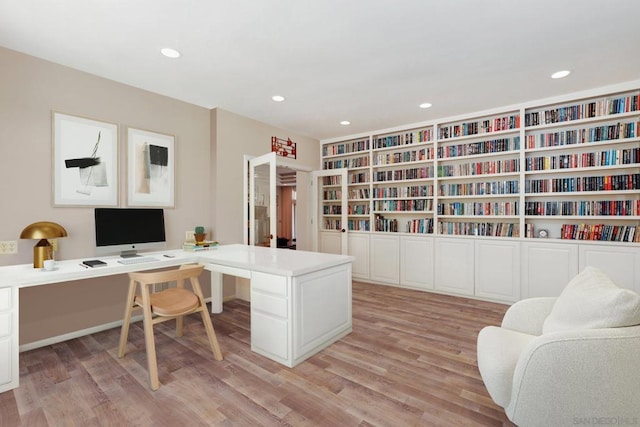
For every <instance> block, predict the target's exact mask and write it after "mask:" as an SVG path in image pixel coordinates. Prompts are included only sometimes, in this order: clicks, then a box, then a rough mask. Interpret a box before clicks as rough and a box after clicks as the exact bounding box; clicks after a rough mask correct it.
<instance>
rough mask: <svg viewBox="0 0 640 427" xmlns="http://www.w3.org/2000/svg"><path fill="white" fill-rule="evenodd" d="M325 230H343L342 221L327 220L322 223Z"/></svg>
mask: <svg viewBox="0 0 640 427" xmlns="http://www.w3.org/2000/svg"><path fill="white" fill-rule="evenodd" d="M322 227H323V228H322V229H323V230H338V231H340V230H342V221H341V220H339V219H334V218H326V219H325V220H324V221H323V222H322Z"/></svg>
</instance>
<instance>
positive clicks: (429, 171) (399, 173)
mask: <svg viewBox="0 0 640 427" xmlns="http://www.w3.org/2000/svg"><path fill="white" fill-rule="evenodd" d="M373 178H374V181H375V182H382V181H404V180H407V179H423V178H433V166H426V167H422V168H411V169H399V170H388V171H378V172H375V173H374V175H373Z"/></svg>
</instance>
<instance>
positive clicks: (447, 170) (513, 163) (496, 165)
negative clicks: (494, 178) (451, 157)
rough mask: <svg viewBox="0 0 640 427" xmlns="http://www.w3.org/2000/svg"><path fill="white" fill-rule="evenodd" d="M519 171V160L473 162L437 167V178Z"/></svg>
mask: <svg viewBox="0 0 640 427" xmlns="http://www.w3.org/2000/svg"><path fill="white" fill-rule="evenodd" d="M518 171H520V159H505V160H495V161H489V162H474V163H463V164H455V165H438V176H439V177H451V176H471V175H491V174H497V173H511V172H518Z"/></svg>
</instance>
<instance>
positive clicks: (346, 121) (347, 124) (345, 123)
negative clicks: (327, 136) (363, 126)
mask: <svg viewBox="0 0 640 427" xmlns="http://www.w3.org/2000/svg"><path fill="white" fill-rule="evenodd" d="M340 124H341V125H342V126H349V125H350V124H351V122H350V121H349V120H343V121H341V122H340Z"/></svg>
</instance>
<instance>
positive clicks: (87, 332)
mask: <svg viewBox="0 0 640 427" xmlns="http://www.w3.org/2000/svg"><path fill="white" fill-rule="evenodd" d="M233 299H235V295H232V296H228V297H226V298H224V299H223V302H227V301H231V300H233ZM210 301H211V298H205V302H210ZM141 320H142V314H139V315H137V316H132V317H131V322H132V323H135V322H140V321H141ZM121 326H122V320H116V321H115V322H109V323H104V324H102V325H97V326H92V327H91V328H86V329H80V330H79V331H73V332H69V333H67V334H62V335H57V336H55V337H50V338H46V339H43V340H40V341H34V342H30V343H27V344H23V345H21V346H20V352H21V353H22V352H23V351H29V350H35V349H36V348H40V347H46V346H48V345H53V344H57V343H59V342H63V341H68V340H72V339H74V338H80V337H83V336H85V335H91V334H95V333H96V332H102V331H106V330H108V329H113V328H117V327H121Z"/></svg>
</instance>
